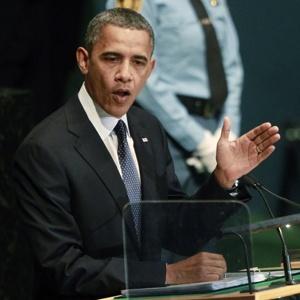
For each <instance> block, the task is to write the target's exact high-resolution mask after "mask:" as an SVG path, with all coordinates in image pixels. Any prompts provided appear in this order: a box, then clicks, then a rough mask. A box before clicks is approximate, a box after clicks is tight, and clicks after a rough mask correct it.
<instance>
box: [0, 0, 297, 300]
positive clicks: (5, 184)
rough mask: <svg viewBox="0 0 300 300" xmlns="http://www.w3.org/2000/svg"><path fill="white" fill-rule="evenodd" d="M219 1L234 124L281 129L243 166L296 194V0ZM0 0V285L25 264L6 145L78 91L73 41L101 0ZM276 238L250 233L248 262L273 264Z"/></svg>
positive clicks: (11, 146)
mask: <svg viewBox="0 0 300 300" xmlns="http://www.w3.org/2000/svg"><path fill="white" fill-rule="evenodd" d="M99 1H100V4H99ZM227 2H228V5H229V8H230V11H231V14H232V17H233V19H234V22H235V26H236V28H237V31H238V35H239V40H240V52H241V56H242V60H243V65H244V72H245V80H244V89H243V97H242V132H245V131H247V130H248V129H250V128H252V127H254V126H256V125H257V124H258V123H260V122H264V121H270V122H272V123H274V124H277V125H278V126H279V127H280V128H281V134H282V140H281V142H280V143H279V144H278V146H277V150H276V152H275V153H274V154H273V156H272V157H271V158H270V159H269V160H267V161H266V162H265V163H264V164H262V165H261V166H260V167H259V168H258V169H257V170H255V173H253V174H254V175H255V177H256V178H257V179H258V180H259V181H260V182H261V183H262V184H263V185H264V186H266V187H267V188H268V189H270V190H271V191H273V192H275V193H277V194H280V195H282V196H285V197H287V198H289V199H292V200H294V201H295V202H298V204H300V84H299V79H300V78H299V77H300V76H299V70H300V55H299V53H300V34H299V32H300V18H299V11H300V1H298V0H288V1H284V0H264V1H261V0H243V1H241V0H227ZM0 5H1V9H0V17H1V18H0V19H1V27H0V41H1V43H0V124H1V128H0V151H1V155H0V167H1V170H0V171H1V178H0V188H1V190H0V192H1V194H0V195H1V197H0V203H1V206H0V207H1V209H0V245H1V247H0V257H5V258H7V260H6V263H5V264H2V266H1V270H0V272H1V273H0V280H1V281H0V284H1V285H0V292H1V293H2V292H3V291H4V289H5V288H6V289H7V287H8V288H9V287H10V286H12V282H14V281H15V279H16V278H20V276H21V275H22V272H24V269H26V272H27V275H28V272H29V271H30V265H29V264H28V260H24V259H22V258H23V256H24V253H26V242H23V241H20V237H18V236H17V235H16V234H15V232H16V228H17V226H18V223H17V221H16V219H17V218H16V212H15V210H14V205H15V204H14V195H13V189H11V187H10V186H11V183H10V180H9V167H10V163H11V159H12V156H13V153H14V151H15V149H16V147H17V145H18V144H19V142H20V141H21V140H22V138H23V137H24V135H25V134H26V133H27V132H28V131H29V129H30V128H31V127H32V126H33V125H34V124H36V123H37V122H38V121H40V120H41V119H43V118H44V117H45V116H47V115H48V114H50V113H51V112H52V111H53V110H55V109H56V108H58V107H59V106H60V105H61V104H63V103H64V101H65V99H67V98H68V96H70V95H72V94H74V93H76V92H77V91H78V88H79V87H80V85H81V80H82V78H81V76H80V74H79V71H78V70H77V67H76V64H75V49H76V47H77V45H79V44H80V42H81V40H82V36H83V30H84V29H85V27H86V25H87V22H88V20H89V19H90V18H91V17H92V16H93V15H94V14H95V13H96V7H97V9H99V5H100V7H102V8H104V6H105V1H104V0H98V1H96V0H89V1H79V0H75V1H72V2H66V1H57V0H52V1H45V0H39V1H37V0H27V1H25V0H18V1H16V0H11V1H2V2H1V4H0ZM268 199H269V201H270V205H271V207H272V209H273V211H274V214H275V215H276V216H283V215H286V214H292V213H299V208H295V207H292V206H289V205H287V204H285V203H283V202H281V201H278V200H276V199H275V198H274V197H272V196H268ZM249 206H250V211H251V215H252V221H259V220H263V219H267V218H269V215H268V213H267V210H266V208H265V206H264V204H263V201H262V200H261V198H260V197H259V195H258V194H257V193H256V192H255V191H253V200H252V201H251V202H250V203H249ZM299 229H300V227H299V226H297V225H296V226H291V227H290V228H289V229H285V230H284V232H285V235H286V239H287V242H288V247H289V248H290V249H297V248H300V238H299V236H300V235H299ZM23 243H24V244H23ZM2 245H7V247H6V246H5V247H3V246H2ZM20 245H21V246H20ZM279 245H280V243H279V239H278V237H277V235H276V233H275V232H272V231H267V232H263V233H258V234H255V235H254V236H253V248H254V263H255V265H257V266H275V265H279V264H280V247H279ZM9 257H12V258H11V259H9ZM26 263H27V264H26ZM12 270H14V271H12ZM19 270H21V273H19ZM7 274H9V276H7ZM20 274H21V275H20ZM21 277H22V276H21ZM25 277H27V278H28V276H25ZM25 277H24V278H25ZM21 286H24V284H23V285H21ZM28 289H29V288H28ZM13 290H14V292H13V293H12V294H14V295H17V294H18V293H23V296H24V295H26V293H28V295H29V294H30V291H26V289H24V288H23V289H22V288H21V289H19V290H18V289H16V288H15V287H14V288H13ZM12 298H13V296H12ZM23 299H26V297H23ZM28 299H30V297H29V296H28Z"/></svg>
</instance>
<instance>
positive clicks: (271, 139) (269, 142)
mask: <svg viewBox="0 0 300 300" xmlns="http://www.w3.org/2000/svg"><path fill="white" fill-rule="evenodd" d="M279 140H280V134H278V133H276V134H274V135H272V136H270V137H269V138H267V139H265V140H264V141H263V142H261V143H260V144H257V145H256V147H257V148H258V149H259V152H263V151H264V150H265V149H267V148H268V147H270V146H272V145H274V144H275V143H277V142H278V141H279Z"/></svg>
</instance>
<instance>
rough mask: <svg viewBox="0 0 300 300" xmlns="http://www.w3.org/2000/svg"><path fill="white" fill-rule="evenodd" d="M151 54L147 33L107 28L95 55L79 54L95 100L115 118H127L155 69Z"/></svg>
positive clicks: (79, 60) (93, 51) (82, 52)
mask: <svg viewBox="0 0 300 300" xmlns="http://www.w3.org/2000/svg"><path fill="white" fill-rule="evenodd" d="M151 51H152V46H151V40H150V36H149V34H148V33H147V32H146V31H144V30H135V29H127V28H121V27H117V26H113V25H106V26H105V27H104V28H103V29H102V32H101V36H100V38H99V40H98V41H97V42H96V43H95V44H94V46H93V48H92V50H91V53H88V52H87V50H86V49H84V48H82V47H80V48H78V49H77V52H76V55H77V62H78V65H79V68H80V70H81V72H82V73H83V74H84V75H85V86H86V89H87V91H88V93H89V94H90V96H91V98H92V99H93V100H94V101H95V102H97V103H98V104H99V105H100V106H101V107H102V108H103V109H104V110H105V111H106V112H107V113H109V114H110V115H112V116H115V117H117V118H119V117H121V116H123V115H124V114H126V113H127V111H128V110H129V108H130V107H131V105H132V104H133V102H134V101H135V98H136V96H137V94H138V93H139V92H140V90H141V89H142V88H143V86H144V84H145V81H146V80H147V78H148V77H149V75H150V74H151V71H152V69H153V67H154V60H152V59H151Z"/></svg>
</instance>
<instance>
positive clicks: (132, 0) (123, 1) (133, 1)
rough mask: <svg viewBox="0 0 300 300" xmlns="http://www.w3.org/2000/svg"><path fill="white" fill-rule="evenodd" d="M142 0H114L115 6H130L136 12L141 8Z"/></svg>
mask: <svg viewBox="0 0 300 300" xmlns="http://www.w3.org/2000/svg"><path fill="white" fill-rule="evenodd" d="M142 4H143V0H116V7H123V8H130V9H133V10H135V11H137V12H139V11H141V9H142Z"/></svg>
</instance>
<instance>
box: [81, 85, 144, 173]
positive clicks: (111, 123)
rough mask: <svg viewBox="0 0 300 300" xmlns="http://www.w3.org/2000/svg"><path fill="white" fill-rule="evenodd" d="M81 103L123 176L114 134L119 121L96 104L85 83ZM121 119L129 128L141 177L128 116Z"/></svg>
mask: <svg viewBox="0 0 300 300" xmlns="http://www.w3.org/2000/svg"><path fill="white" fill-rule="evenodd" d="M78 98H79V101H80V103H81V105H82V107H83V109H84V111H85V113H86V114H87V117H88V119H89V120H90V122H91V123H92V125H93V126H94V128H95V129H96V131H97V133H98V135H99V137H100V138H101V140H102V141H103V143H104V145H105V146H106V148H107V150H108V152H109V153H110V155H111V157H112V159H113V161H114V163H115V164H116V166H117V168H118V170H119V173H120V174H121V176H122V171H121V166H120V163H119V158H118V152H117V151H118V137H117V135H116V134H115V132H114V130H113V129H114V128H115V126H116V125H117V123H118V121H119V119H118V118H116V117H114V116H111V115H109V114H108V113H107V112H106V111H104V110H103V108H102V107H101V106H100V105H99V104H97V103H95V102H94V101H93V100H92V98H91V97H90V95H89V94H88V92H87V90H86V88H85V85H84V83H83V84H82V86H81V89H80V91H79V93H78ZM120 119H122V120H123V121H124V123H125V124H126V128H127V142H128V145H129V148H130V152H131V156H132V158H133V161H134V163H135V166H136V168H137V171H138V174H139V176H140V171H139V164H138V160H137V157H136V154H135V150H134V142H133V139H132V137H131V135H130V131H129V127H128V121H127V115H123V116H122V117H121V118H120Z"/></svg>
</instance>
